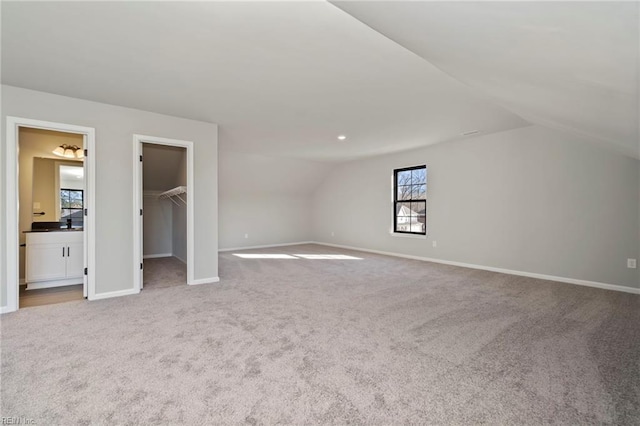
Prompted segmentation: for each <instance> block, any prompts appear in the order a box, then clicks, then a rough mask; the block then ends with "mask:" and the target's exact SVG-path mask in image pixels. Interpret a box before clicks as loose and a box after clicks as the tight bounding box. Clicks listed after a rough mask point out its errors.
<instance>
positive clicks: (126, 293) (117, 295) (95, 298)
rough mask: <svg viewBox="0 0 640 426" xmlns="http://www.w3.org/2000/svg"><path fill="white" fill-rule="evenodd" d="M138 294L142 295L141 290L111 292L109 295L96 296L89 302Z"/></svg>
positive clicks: (100, 294) (90, 298)
mask: <svg viewBox="0 0 640 426" xmlns="http://www.w3.org/2000/svg"><path fill="white" fill-rule="evenodd" d="M138 293H140V290H138V289H133V288H131V289H127V290H118V291H110V292H107V293H99V294H96V295H94V296H93V297H89V300H100V299H111V298H112V297H120V296H129V295H132V294H138Z"/></svg>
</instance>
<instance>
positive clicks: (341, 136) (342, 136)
mask: <svg viewBox="0 0 640 426" xmlns="http://www.w3.org/2000/svg"><path fill="white" fill-rule="evenodd" d="M346 138H347V137H346V136H345V135H340V136H338V140H341V141H343V140H345V139H346Z"/></svg>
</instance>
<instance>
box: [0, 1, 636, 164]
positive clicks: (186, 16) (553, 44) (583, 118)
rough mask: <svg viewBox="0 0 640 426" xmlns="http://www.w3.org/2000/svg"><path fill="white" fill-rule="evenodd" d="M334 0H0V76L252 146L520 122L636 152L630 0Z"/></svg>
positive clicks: (397, 140)
mask: <svg viewBox="0 0 640 426" xmlns="http://www.w3.org/2000/svg"><path fill="white" fill-rule="evenodd" d="M336 5H337V6H336ZM336 5H333V4H331V3H326V2H188V3H185V2H161V3H156V2H153V3H148V2H99V3H98V2H3V4H2V82H3V83H4V84H9V85H15V86H19V87H26V88H31V89H35V90H42V91H46V92H51V93H58V94H62V95H67V96H73V97H78V98H84V99H89V100H95V101H99V102H106V103H111V104H116V105H123V106H127V107H133V108H139V109H143V110H148V111H155V112H159V113H165V114H170V115H175V116H180V117H187V118H192V119H198V120H204V121H209V122H214V123H218V124H219V125H220V143H221V148H222V149H223V150H225V152H237V153H243V152H244V153H247V152H251V153H252V154H254V155H256V156H257V157H256V158H259V159H260V160H259V161H263V160H264V159H265V158H267V157H271V158H273V157H278V156H279V157H283V156H285V157H292V158H304V159H309V160H321V161H343V160H348V159H353V158H359V157H363V156H369V155H375V154H381V153H387V152H393V151H400V150H405V149H409V148H415V147H419V146H424V145H428V144H432V143H437V142H442V141H447V140H451V139H456V138H459V137H460V134H461V133H464V132H467V131H471V130H476V129H477V130H480V132H482V133H490V132H496V131H500V130H506V129H512V128H516V127H521V126H525V125H529V124H530V123H536V124H543V125H548V126H551V127H560V128H564V129H568V130H572V131H574V132H576V133H579V134H582V135H587V136H589V137H590V138H594V139H597V140H598V141H601V142H604V143H606V144H607V146H610V147H613V148H614V149H617V150H619V151H623V152H625V153H627V154H629V155H634V156H637V155H638V147H637V140H638V124H637V123H638V97H637V95H638V86H637V76H638V64H637V60H638V28H637V23H638V5H637V3H609V2H607V3H605V2H602V3H571V2H569V3H551V2H531V3H521V2H498V3H486V2H479V3H469V2H464V3H460V2H453V3H438V2H346V3H336ZM345 11H346V12H348V13H345ZM354 17H355V18H354ZM356 18H357V19H356ZM361 21H362V22H361ZM365 24H366V25H365ZM339 134H346V135H347V136H348V139H347V141H344V142H340V141H338V140H337V139H336V136H337V135H339ZM257 161H258V160H257ZM265 161H266V160H265Z"/></svg>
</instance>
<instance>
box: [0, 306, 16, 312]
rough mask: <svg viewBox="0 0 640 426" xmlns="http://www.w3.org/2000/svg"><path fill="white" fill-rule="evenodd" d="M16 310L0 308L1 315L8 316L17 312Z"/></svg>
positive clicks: (7, 307) (5, 307)
mask: <svg viewBox="0 0 640 426" xmlns="http://www.w3.org/2000/svg"><path fill="white" fill-rule="evenodd" d="M15 311H16V309H11V308H9V306H0V314H8V313H9V312H15Z"/></svg>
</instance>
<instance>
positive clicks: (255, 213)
mask: <svg viewBox="0 0 640 426" xmlns="http://www.w3.org/2000/svg"><path fill="white" fill-rule="evenodd" d="M311 215H312V212H311V197H310V196H307V195H300V194H297V195H296V194H278V193H269V194H247V193H240V194H238V195H237V196H234V195H231V194H226V195H222V196H221V197H220V248H221V249H228V248H239V247H251V246H261V245H269V244H286V243H294V242H301V241H310V240H311V239H312V234H313V223H312V218H311ZM245 234H248V238H245Z"/></svg>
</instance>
